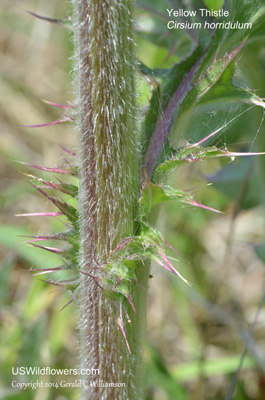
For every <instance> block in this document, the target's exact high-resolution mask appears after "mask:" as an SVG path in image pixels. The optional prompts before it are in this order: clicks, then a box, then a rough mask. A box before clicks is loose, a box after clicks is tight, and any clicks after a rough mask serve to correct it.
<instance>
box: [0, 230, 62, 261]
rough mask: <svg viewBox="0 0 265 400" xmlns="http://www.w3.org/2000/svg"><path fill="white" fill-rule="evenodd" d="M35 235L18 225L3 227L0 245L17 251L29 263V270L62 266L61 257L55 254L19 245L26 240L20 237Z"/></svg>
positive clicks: (0, 231) (0, 234)
mask: <svg viewBox="0 0 265 400" xmlns="http://www.w3.org/2000/svg"><path fill="white" fill-rule="evenodd" d="M32 235H34V233H32V232H30V231H29V230H27V229H26V228H22V227H21V226H18V225H3V226H1V227H0V245H1V246H3V247H6V248H7V249H11V250H15V251H16V252H17V253H18V254H19V256H20V257H22V258H23V259H24V260H25V261H27V262H28V263H29V268H30V267H32V266H33V267H34V268H45V267H56V266H58V265H60V264H61V262H62V261H61V257H60V256H59V255H56V254H54V253H51V252H48V251H44V250H41V249H39V248H36V247H35V248H33V247H32V246H29V245H26V244H19V242H22V241H23V240H24V239H23V238H21V237H19V236H32Z"/></svg>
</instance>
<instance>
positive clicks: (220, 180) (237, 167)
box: [206, 157, 263, 209]
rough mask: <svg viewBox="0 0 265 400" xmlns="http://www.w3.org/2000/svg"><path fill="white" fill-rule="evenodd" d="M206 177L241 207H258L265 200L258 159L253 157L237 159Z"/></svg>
mask: <svg viewBox="0 0 265 400" xmlns="http://www.w3.org/2000/svg"><path fill="white" fill-rule="evenodd" d="M206 178H207V180H208V181H209V182H212V183H214V187H215V188H216V189H217V190H219V191H220V192H221V193H223V194H225V195H226V196H227V197H229V198H230V199H231V200H233V201H234V202H236V203H237V207H239V208H240V209H249V208H253V207H256V206H258V205H259V204H261V203H262V201H263V195H262V192H261V190H260V177H259V175H258V165H257V160H256V159H255V158H253V157H245V158H241V159H240V160H236V161H235V162H233V163H230V164H228V165H227V166H225V167H223V168H222V169H221V170H220V171H218V172H217V173H216V174H214V175H210V176H207V177H206Z"/></svg>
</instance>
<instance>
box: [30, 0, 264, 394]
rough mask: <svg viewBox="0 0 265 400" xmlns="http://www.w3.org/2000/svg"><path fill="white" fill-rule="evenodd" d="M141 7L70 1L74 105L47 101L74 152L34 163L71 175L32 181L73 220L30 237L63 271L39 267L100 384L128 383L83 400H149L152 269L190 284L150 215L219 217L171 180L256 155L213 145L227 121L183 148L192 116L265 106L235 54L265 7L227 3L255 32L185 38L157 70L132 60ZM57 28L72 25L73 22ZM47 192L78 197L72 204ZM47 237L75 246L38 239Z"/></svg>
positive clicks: (115, 0)
mask: <svg viewBox="0 0 265 400" xmlns="http://www.w3.org/2000/svg"><path fill="white" fill-rule="evenodd" d="M140 4H141V2H140ZM192 6H193V7H194V9H195V10H196V9H198V7H199V6H200V5H198V2H197V1H194V2H193V5H192ZM134 7H135V5H134V2H133V1H131V0H123V1H122V0H112V1H110V0H90V1H89V0H72V8H73V23H72V25H71V26H70V27H71V29H72V30H73V32H74V47H75V54H74V57H73V59H74V83H73V85H74V89H75V96H76V101H75V104H74V105H59V104H56V103H51V105H54V106H58V107H60V108H64V109H65V110H66V111H65V112H66V114H65V115H64V116H63V117H62V118H61V119H60V120H58V121H55V122H53V123H47V124H45V126H47V125H49V124H57V123H71V124H73V125H75V127H76V129H75V130H76V131H77V136H78V141H79V146H78V147H79V149H78V152H77V154H75V153H74V152H73V151H71V150H69V149H66V148H64V147H63V146H62V149H63V150H64V151H65V152H66V153H67V155H68V158H69V161H68V162H67V163H66V164H65V165H64V166H60V165H59V166H56V167H51V168H49V167H40V166H36V165H31V164H28V166H30V167H35V168H38V169H40V170H44V171H48V172H51V173H52V175H54V174H60V175H61V177H64V176H66V175H69V176H70V177H71V179H70V180H67V182H66V181H65V180H64V179H63V178H59V179H52V180H51V181H48V180H46V179H43V178H39V177H34V176H32V175H30V176H29V177H30V180H31V184H32V185H33V186H34V187H35V188H36V189H37V190H38V191H39V192H40V193H41V194H42V195H44V196H45V197H46V198H47V199H48V200H50V201H51V202H52V203H53V204H54V205H55V206H56V207H57V209H58V211H57V212H43V213H41V215H43V216H45V215H46V216H51V215H53V216H62V215H64V216H65V217H66V218H67V223H65V232H63V233H58V234H55V235H47V236H36V237H34V238H28V241H29V242H30V243H32V245H33V246H38V247H41V248H42V249H44V250H47V251H51V252H55V253H60V254H62V265H61V266H60V267H56V268H53V267H52V266H50V267H49V268H47V269H45V270H34V271H35V272H36V273H37V274H40V275H43V274H46V273H47V274H51V277H50V278H48V279H47V280H46V281H47V282H49V283H51V284H53V285H55V286H57V287H58V288H59V289H64V290H66V291H67V292H68V293H70V300H69V301H68V303H67V304H66V305H65V306H68V305H69V304H70V303H72V302H73V303H74V304H73V305H72V306H73V307H76V308H77V309H78V314H79V323H78V328H79V340H80V346H79V347H80V366H81V367H82V368H91V367H94V368H98V369H99V371H100V379H102V381H104V382H114V383H115V382H124V383H125V387H122V388H118V387H115V386H113V387H98V386H90V387H84V388H83V389H82V398H83V399H95V400H97V399H117V400H118V399H124V400H125V399H142V398H143V396H144V384H143V355H142V352H143V345H144V342H145V325H146V322H145V321H146V308H147V293H148V280H149V274H150V262H151V261H154V262H156V263H157V264H159V265H160V266H161V267H162V268H164V269H166V270H167V271H168V272H169V273H173V274H174V275H177V276H178V277H179V278H180V279H182V280H183V281H184V282H185V283H187V284H190V283H189V282H188V281H187V279H186V278H185V277H183V276H182V275H181V274H180V273H179V272H178V271H177V269H176V268H175V266H174V265H173V263H172V262H171V261H170V260H169V258H168V256H167V254H166V252H167V248H170V249H171V250H174V251H175V252H177V250H175V249H174V248H173V247H172V246H171V245H170V244H169V243H167V242H166V240H165V239H164V238H163V236H162V234H161V233H160V232H159V230H158V229H157V228H156V226H155V220H156V213H154V210H153V209H154V207H155V206H156V205H158V204H160V203H163V202H167V201H169V200H176V201H179V202H182V203H185V204H189V205H191V206H196V207H201V208H204V209H206V210H209V211H217V210H213V209H212V208H211V207H208V206H207V205H203V204H200V203H199V202H197V201H196V200H195V199H194V197H193V195H192V194H190V193H189V192H187V191H185V190H182V189H181V188H172V187H170V186H168V185H167V184H166V179H167V177H168V175H169V174H170V173H171V172H172V171H173V170H177V169H178V168H179V167H180V166H182V165H184V164H186V163H191V162H192V163H195V162H199V161H202V160H207V159H210V158H214V157H227V158H228V159H231V158H234V157H236V156H245V155H250V154H257V153H237V152H233V151H229V150H227V149H226V148H225V147H217V146H210V145H207V143H208V142H209V140H210V139H211V140H214V138H215V137H217V136H219V135H220V134H221V132H222V130H223V128H225V127H226V126H227V124H225V125H223V126H221V127H218V128H217V129H216V130H215V131H214V132H212V133H211V134H210V135H209V134H208V135H205V137H204V138H202V139H201V140H199V141H197V142H196V143H192V142H191V141H190V142H187V143H185V144H184V145H183V146H181V147H178V144H176V143H178V139H179V137H180V130H181V129H182V126H184V125H185V121H187V120H188V119H189V117H190V115H191V114H192V113H193V112H194V111H196V110H198V109H199V108H200V107H204V106H206V105H208V104H216V105H218V104H217V103H220V104H221V103H224V102H226V103H229V104H230V103H239V104H242V105H244V104H249V105H251V106H252V105H256V106H260V107H263V108H264V102H263V100H262V99H260V98H259V97H258V96H257V95H256V94H255V93H254V92H253V91H251V90H249V89H248V88H246V87H245V86H243V85H242V84H241V83H240V82H239V81H238V80H236V79H235V76H236V75H237V74H238V70H239V67H238V64H237V59H238V55H239V54H240V52H241V51H242V49H243V48H244V46H246V45H247V43H248V40H250V39H251V40H254V39H255V38H257V37H259V35H260V32H261V31H260V30H259V29H261V27H264V18H265V11H264V7H263V6H262V0H257V1H256V2H255V4H254V5H253V6H251V10H250V9H249V5H248V1H247V0H240V1H239V0H231V1H228V2H226V3H225V5H224V8H225V9H226V10H227V11H229V15H230V18H231V20H233V21H242V22H248V21H249V22H251V23H252V24H253V26H254V28H253V30H252V31H251V32H248V31H244V30H234V31H232V30H216V31H209V32H208V31H204V30H203V31H198V32H193V33H190V34H188V39H189V43H190V52H189V54H188V55H187V56H186V57H185V58H183V59H181V60H180V61H179V62H178V63H175V64H173V66H172V67H170V68H167V69H150V68H148V67H147V66H146V65H144V64H143V63H142V62H141V61H140V60H138V59H137V58H136V47H135V36H136V34H135V32H134V12H135V11H134ZM183 8H185V7H184V4H183ZM34 15H35V16H37V15H36V14H34ZM37 17H40V16H37ZM46 19H48V18H46ZM195 20H196V18H195ZM213 21H214V20H213ZM50 22H57V23H60V24H62V25H67V26H69V25H70V21H69V20H66V21H63V20H56V21H55V20H50ZM141 77H144V78H146V80H147V81H148V83H149V85H150V88H151V97H150V100H149V105H148V108H147V110H141V109H140V107H139V106H138V105H137V94H138V93H137V81H138V80H139V79H140V78H141ZM139 121H141V122H139ZM35 126H36V125H35ZM40 126H41V125H40ZM50 190H53V191H54V190H55V191H58V192H61V193H62V194H63V195H64V196H67V198H68V199H69V198H71V199H74V201H76V203H77V206H74V205H73V204H75V203H74V202H73V201H72V200H71V201H70V202H69V201H67V198H66V197H65V200H63V199H61V198H58V197H57V196H56V197H55V196H54V195H52V194H50ZM38 215H40V214H38ZM45 240H56V241H60V242H62V243H65V242H68V243H69V245H68V246H66V247H64V246H62V247H49V246H40V245H39V244H38V243H39V242H42V241H45ZM54 271H57V272H58V271H59V272H61V273H62V279H61V280H56V279H55V278H53V277H52V273H53V272H54Z"/></svg>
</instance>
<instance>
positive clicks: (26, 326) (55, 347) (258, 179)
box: [0, 0, 265, 400]
mask: <svg viewBox="0 0 265 400" xmlns="http://www.w3.org/2000/svg"><path fill="white" fill-rule="evenodd" d="M173 3H174V5H173ZM175 3H176V4H177V2H174V1H167V0H156V1H153V2H150V1H147V0H146V1H144V0H142V1H139V5H140V9H139V11H138V12H137V25H136V26H137V31H138V35H137V43H138V46H137V51H138V56H139V58H140V59H141V60H143V61H144V62H145V64H147V66H148V67H150V68H154V67H166V66H170V65H171V63H172V62H177V61H178V60H180V59H181V58H182V57H183V56H184V54H185V53H186V52H187V48H188V47H187V46H189V42H188V40H187V37H186V36H185V35H184V34H182V33H181V34H179V33H178V32H177V31H168V30H167V28H166V21H167V19H168V18H167V15H166V8H169V7H171V8H172V7H174V8H176V9H177V6H176V5H175ZM205 4H206V5H209V6H211V4H212V2H211V1H210V0H208V1H206V0H205ZM68 6H69V5H68V4H65V2H63V1H61V0H60V1H59V0H53V1H51V0H47V1H43V0H38V1H36V0H34V1H33V0H23V1H20V2H19V7H18V2H15V1H10V0H9V1H7V0H2V7H1V8H2V12H1V14H0V22H1V24H0V51H1V75H2V80H1V82H0V92H1V110H0V118H1V135H0V152H1V158H0V166H1V168H0V173H1V181H0V191H1V197H0V207H1V217H0V257H1V260H2V261H1V269H0V311H1V333H0V348H1V353H0V370H1V374H0V385H1V386H0V397H1V398H3V399H8V400H11V399H18V400H22V399H27V400H30V399H34V400H37V399H40V398H41V399H42V400H46V399H47V400H48V399H51V400H63V399H70V400H71V399H77V398H78V393H77V391H76V390H71V389H69V388H68V389H63V388H59V389H54V388H50V389H45V390H44V389H38V390H36V391H32V390H30V389H28V390H26V391H19V390H15V389H11V387H10V382H11V380H12V379H13V377H12V375H11V367H12V366H20V365H21V366H33V365H35V366H40V367H42V366H51V367H52V368H73V367H75V366H76V365H77V363H78V360H77V359H76V344H77V340H76V331H75V324H76V321H75V306H74V305H70V306H69V307H67V308H66V309H65V310H64V311H62V312H59V310H60V308H61V307H62V306H63V305H64V304H65V303H66V302H67V301H68V300H69V299H67V298H65V297H64V295H58V293H52V294H51V293H50V292H51V291H53V288H52V287H51V286H50V285H48V284H46V283H44V282H41V281H40V280H38V279H37V278H38V277H32V276H31V273H29V272H24V271H23V270H25V269H28V268H30V267H31V266H34V268H41V267H48V266H56V265H59V262H60V260H59V258H58V257H57V256H55V255H52V254H50V253H47V252H44V251H42V250H40V249H37V248H32V247H29V246H27V245H25V244H21V245H20V244H17V243H18V242H20V241H23V240H24V239H23V238H19V237H18V235H31V234H36V233H39V234H40V233H47V232H50V231H57V230H58V229H61V222H60V221H58V220H57V219H56V218H50V219H47V218H46V219H44V218H37V217H34V218H33V217H27V218H22V217H21V218H19V217H15V216H14V215H15V214H17V213H22V212H23V213H34V212H41V211H54V210H53V208H52V206H51V205H50V204H49V203H48V202H47V201H45V200H44V199H43V198H42V197H41V196H39V195H38V193H37V192H36V191H35V190H34V189H33V188H31V186H30V185H29V184H28V183H27V182H26V178H25V177H24V176H23V175H21V174H20V172H26V173H31V171H30V169H28V168H27V167H25V166H21V165H19V164H17V163H16V162H15V160H17V161H24V162H30V163H35V164H40V165H44V166H55V165H56V164H57V163H58V162H59V161H60V160H63V158H64V156H65V154H64V152H63V150H62V149H61V148H60V147H59V146H58V143H60V144H62V145H63V146H65V147H68V148H70V149H75V148H76V147H77V142H76V134H75V132H74V129H73V127H72V126H71V125H68V124H65V125H60V126H55V127H45V128H39V129H34V128H31V129H29V128H24V127H22V125H28V124H39V123H40V124H41V123H47V122H51V121H54V120H56V119H58V118H59V117H60V110H59V109H56V108H53V107H51V106H50V105H47V104H46V103H44V102H43V101H42V99H45V100H48V101H54V102H56V103H62V104H65V103H66V101H72V100H73V93H72V86H71V76H70V75H71V74H70V72H71V60H70V57H71V54H72V43H71V40H70V33H69V31H67V30H66V29H64V28H60V27H58V26H56V25H52V24H49V23H47V22H44V21H41V20H39V19H36V18H33V17H32V16H30V15H29V14H27V13H26V12H25V10H31V11H34V12H36V13H38V14H41V15H45V16H49V17H51V18H66V17H67V16H68V15H69V7H68ZM150 7H151V9H150ZM239 63H240V66H241V68H242V69H243V70H244V72H245V75H246V76H247V77H248V85H249V86H250V87H251V88H253V89H258V95H259V96H260V97H262V98H263V97H265V74H264V68H265V46H264V41H262V40H259V41H255V42H250V44H249V45H248V46H247V47H245V48H244V51H243V52H242V55H241V58H240V60H239ZM138 86H139V103H140V104H141V106H142V107H146V106H147V104H148V98H149V96H150V89H149V86H148V83H147V82H146V80H145V78H143V77H141V76H140V75H139V78H138ZM240 114H242V115H241V116H240V117H239V118H236V121H235V122H234V123H233V124H231V125H228V127H227V128H226V129H225V130H224V132H223V133H222V136H220V137H218V139H215V141H214V142H213V143H216V142H217V141H223V143H224V144H226V145H227V146H228V148H229V149H234V150H237V151H238V150H241V151H248V150H249V149H250V148H251V149H252V150H256V151H265V140H264V134H265V128H264V126H265V125H264V124H263V114H262V111H261V110H259V109H255V108H251V109H250V107H247V108H246V107H245V108H238V107H231V106H229V107H226V108H225V110H224V109H214V108H210V107H209V108H206V109H205V110H204V112H203V113H198V114H196V115H194V116H193V121H196V124H195V123H194V124H192V123H191V124H190V125H189V126H188V127H187V126H185V127H183V133H182V135H181V138H180V145H181V144H182V142H183V141H184V140H185V139H190V140H193V141H195V140H198V139H200V138H202V137H204V136H206V135H207V134H209V133H211V131H212V130H213V129H215V127H216V126H221V125H222V124H225V123H227V122H229V121H231V120H232V119H234V118H235V117H237V116H239V115H240ZM198 121H200V123H199V124H198ZM184 128H185V129H184ZM222 167H223V168H222ZM264 178H265V159H264V158H263V157H257V158H246V159H240V160H236V161H233V162H232V161H231V162H227V161H226V162H225V161H222V162H219V161H218V162H217V161H216V160H214V161H211V162H210V161H207V162H205V163H203V164H202V163H201V164H200V163H199V164H198V163H197V164H196V165H193V164H192V165H189V166H188V167H185V168H182V169H181V170H178V174H175V175H173V176H172V178H171V179H172V181H173V182H174V186H175V187H177V186H178V185H179V186H181V187H182V188H183V187H184V188H185V189H187V190H189V189H193V190H195V191H196V199H197V200H199V201H200V202H201V203H203V204H207V205H208V206H210V207H213V208H216V209H218V210H220V211H222V212H223V214H214V213H211V212H210V211H207V210H202V209H196V210H194V209H193V208H191V207H190V206H186V207H184V206H183V205H182V206H179V205H176V204H175V203H174V202H172V203H170V202H169V203H167V204H166V205H165V206H163V207H162V209H161V212H160V218H159V227H160V229H161V230H162V231H163V233H164V235H165V237H166V240H167V241H168V242H169V243H170V244H172V245H173V246H174V247H175V248H176V249H177V250H178V251H179V252H180V253H181V255H182V256H183V258H180V259H179V262H178V264H177V266H178V269H179V270H180V271H181V273H183V274H184V275H185V277H186V278H187V279H189V280H190V281H191V282H192V283H193V287H192V288H188V287H187V286H186V285H185V284H184V283H183V282H182V281H180V280H179V279H177V278H175V277H172V276H171V274H167V273H166V272H165V273H163V271H161V270H160V269H159V268H156V266H154V267H153V270H152V275H153V278H152V279H151V282H150V299H149V311H148V345H147V347H146V350H145V357H146V364H147V368H146V370H147V398H148V399H154V400H155V399H159V400H163V399H177V400H186V399H191V400H211V399H216V400H219V399H220V400H221V399H225V398H226V394H227V393H228V389H229V386H230V384H231V382H232V379H233V377H234V374H235V373H236V371H237V370H238V366H239V363H240V357H241V355H242V353H243V351H244V348H245V347H246V346H247V347H248V354H247V356H246V357H245V358H244V364H243V368H242V371H241V373H240V375H239V378H238V381H237V385H236V390H235V392H234V396H233V398H234V399H236V400H246V399H250V400H262V399H265V375H264V373H265V357H264V354H265V353H264V352H265V343H264V311H263V310H264V307H263V310H262V309H261V310H260V314H259V318H258V320H257V321H256V326H255V329H254V330H253V332H252V333H251V336H250V335H249V331H250V329H251V325H252V323H253V321H254V319H255V315H256V313H257V310H258V309H259V307H260V305H261V304H262V303H261V302H262V297H263V296H264V287H265V286H264V263H263V262H264V260H265V247H264V245H263V243H264V240H265V239H264V200H265V198H264V196H265V186H264ZM208 182H214V184H213V185H212V186H206V184H207V183H208ZM195 188H196V189H195ZM171 255H172V257H174V254H171ZM25 379H26V378H25ZM36 379H37V377H32V378H29V380H36ZM46 379H47V380H48V381H50V380H51V379H50V378H48V377H46ZM52 379H54V381H55V382H56V380H58V379H60V378H58V377H54V378H52Z"/></svg>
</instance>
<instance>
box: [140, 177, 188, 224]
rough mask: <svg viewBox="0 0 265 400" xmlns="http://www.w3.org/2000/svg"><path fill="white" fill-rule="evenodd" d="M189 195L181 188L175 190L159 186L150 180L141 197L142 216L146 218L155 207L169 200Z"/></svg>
mask: <svg viewBox="0 0 265 400" xmlns="http://www.w3.org/2000/svg"><path fill="white" fill-rule="evenodd" d="M186 196H187V195H186V194H185V193H184V192H182V191H181V190H174V189H172V188H170V187H168V186H163V187H162V186H159V185H155V184H153V183H151V182H150V181H149V180H147V182H146V183H145V185H144V188H143V191H142V197H141V199H140V216H141V218H143V219H144V218H146V217H147V216H148V215H149V214H150V212H151V210H152V208H153V207H155V206H156V205H157V204H161V203H163V202H166V201H169V200H179V199H182V198H183V197H186Z"/></svg>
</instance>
